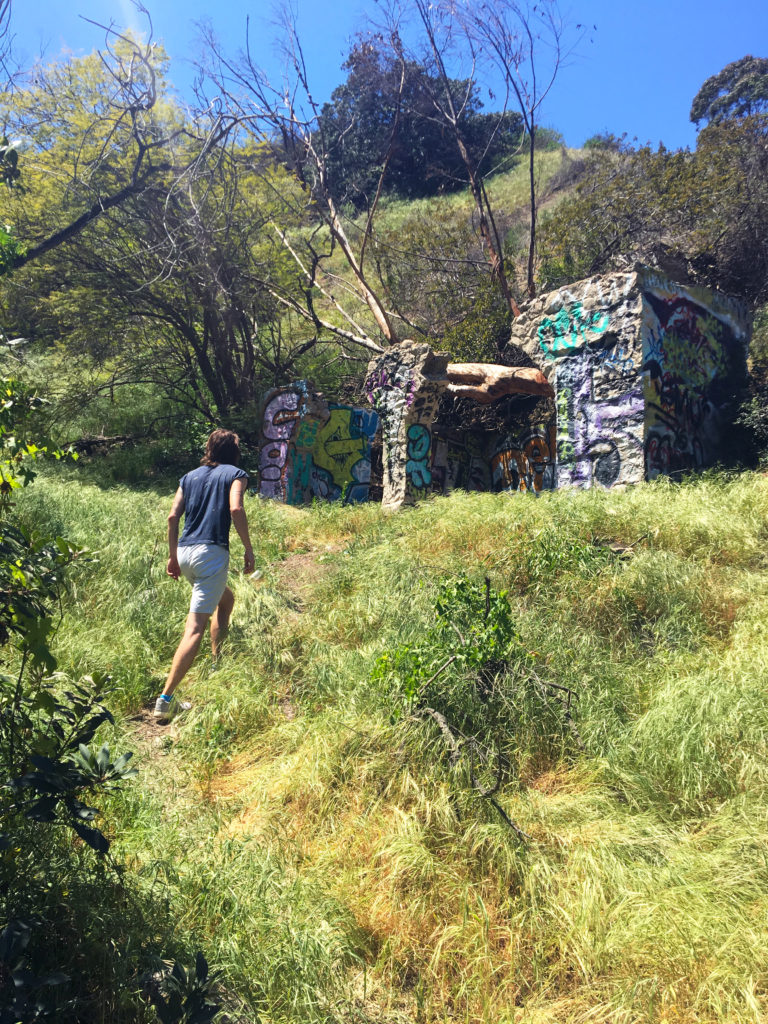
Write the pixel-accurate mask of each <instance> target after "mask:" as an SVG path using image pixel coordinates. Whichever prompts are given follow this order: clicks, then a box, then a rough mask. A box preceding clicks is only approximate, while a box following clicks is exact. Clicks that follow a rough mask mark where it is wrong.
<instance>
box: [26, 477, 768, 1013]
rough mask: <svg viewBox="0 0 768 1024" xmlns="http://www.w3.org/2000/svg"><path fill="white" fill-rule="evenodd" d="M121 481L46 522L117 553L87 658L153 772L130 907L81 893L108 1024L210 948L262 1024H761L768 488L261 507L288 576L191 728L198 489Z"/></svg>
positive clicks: (264, 537) (100, 553) (71, 498)
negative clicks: (175, 503) (177, 658)
mask: <svg viewBox="0 0 768 1024" xmlns="http://www.w3.org/2000/svg"><path fill="white" fill-rule="evenodd" d="M97 471H98V465H97V466H95V467H94V471H93V472H91V473H90V474H86V475H85V476H83V471H82V470H81V469H77V468H76V469H75V470H74V471H73V470H61V471H60V472H58V473H56V474H54V473H52V472H49V473H47V474H46V476H45V477H44V478H41V479H39V480H38V481H37V482H36V483H35V485H34V487H32V488H30V489H29V490H28V491H26V492H24V493H22V494H21V497H20V499H19V503H18V508H19V511H20V514H21V517H22V520H24V521H26V522H28V523H30V524H34V526H35V528H36V529H39V530H46V531H52V532H63V533H65V534H66V536H67V537H68V538H69V539H71V540H72V541H74V542H76V543H78V544H82V545H87V546H88V547H89V548H91V549H92V550H93V551H94V553H95V556H94V559H93V560H83V561H82V562H81V565H80V568H79V569H77V572H76V574H75V582H74V585H73V589H72V593H71V596H70V598H69V599H68V601H67V603H66V607H65V610H64V619H63V622H62V625H61V628H60V629H59V633H58V638H57V642H56V653H57V655H58V658H59V663H60V668H61V669H63V670H65V671H72V672H74V673H76V674H81V673H85V672H94V671H102V670H103V671H109V672H110V673H111V674H112V678H113V686H114V691H113V694H112V697H111V698H110V704H111V706H112V708H113V710H115V711H116V712H119V716H118V722H117V725H116V728H115V730H114V733H113V732H112V730H106V733H108V736H107V738H108V739H109V741H110V743H111V744H114V747H115V749H118V748H119V749H120V750H125V749H133V750H135V751H136V757H135V762H136V764H137V767H138V769H139V775H138V777H137V778H136V779H134V780H132V781H131V782H130V783H128V784H126V785H125V787H124V788H123V790H122V791H121V792H120V793H118V794H116V795H115V796H114V797H112V798H110V800H109V802H108V803H107V804H106V805H105V806H103V807H102V809H103V812H104V819H103V820H104V823H105V824H104V827H105V828H106V829H107V832H108V833H109V834H110V836H111V837H112V838H113V848H112V852H113V854H114V856H115V858H116V861H117V862H119V863H122V864H123V865H125V874H124V876H123V884H124V886H125V888H124V895H123V896H122V897H120V899H119V900H118V901H117V903H116V904H114V905H111V904H110V903H109V897H108V896H107V895H105V892H104V891H103V890H99V896H98V898H95V897H94V896H93V893H91V895H90V896H89V895H88V893H87V892H84V891H83V889H82V888H80V889H79V890H78V888H77V886H76V885H74V884H71V886H70V885H68V884H66V883H65V882H62V888H61V891H60V892H58V893H57V894H56V900H58V904H57V905H60V906H61V908H62V917H63V919H66V918H67V915H72V916H73V917H74V919H75V920H77V922H78V927H80V928H81V929H82V931H83V934H85V935H87V936H90V939H89V940H88V941H91V942H92V943H94V949H96V948H97V945H96V944H97V943H98V942H99V941H100V939H99V936H101V935H102V934H105V935H109V936H110V941H111V946H110V949H111V952H110V956H109V958H107V959H105V958H104V957H101V956H93V957H92V959H91V961H90V962H89V963H88V964H87V967H86V966H83V971H84V972H85V974H84V977H85V978H87V976H88V972H91V975H90V976H92V977H98V978H100V979H101V980H102V981H103V979H104V978H106V979H107V984H106V986H105V995H104V997H103V998H104V1004H103V1005H102V1006H101V1008H100V1011H99V1012H100V1014H101V1016H98V1015H97V1013H96V1010H94V1014H93V1016H92V1017H91V1018H89V1019H108V1020H110V1021H111V1022H115V1024H118V1022H121V1021H137V1020H143V1019H147V1020H150V1019H153V1017H152V1016H151V1013H150V1011H149V1010H147V1011H146V1014H147V1016H146V1018H145V1017H144V1016H142V1015H141V1013H142V1011H140V1010H138V1009H137V1008H136V1007H137V1006H138V1005H139V995H138V993H139V990H140V989H141V981H140V977H139V975H140V973H141V971H142V970H144V969H145V965H146V961H147V957H148V956H149V952H150V951H151V948H153V944H154V948H156V947H157V944H158V943H160V944H161V946H162V944H163V943H165V945H164V946H162V948H165V949H166V950H167V951H170V952H169V953H168V955H171V954H172V955H174V956H176V957H178V958H179V959H180V960H182V961H183V962H185V963H191V962H192V959H193V954H194V950H195V949H202V950H203V951H204V952H205V955H206V957H207V958H208V960H209V961H210V963H211V964H212V965H215V966H216V967H217V968H220V969H221V970H222V971H223V976H222V981H221V985H220V990H221V991H222V992H223V993H224V998H225V1000H226V1003H227V1007H228V1011H229V1017H228V1018H227V1019H230V1020H232V1021H235V1020H237V1021H244V1022H245V1021H249V1022H250V1021H254V1020H256V1019H257V1015H260V1017H259V1018H258V1019H261V1020H263V1021H265V1022H266V1021H270V1022H273V1021H274V1022H277V1021H286V1022H287V1021H296V1022H299V1021H301V1022H307V1021H339V1022H340V1021H344V1022H348V1021H359V1022H380V1024H385V1022H386V1024H395V1022H406V1021H407V1022H427V1021H434V1022H437V1021H441V1022H442V1021H449V1020H457V1021H458V1020H461V1021H472V1022H480V1021H484V1022H489V1024H491V1022H493V1024H497V1022H509V1024H511V1022H516V1024H518V1022H519V1024H522V1022H528V1024H545V1022H546V1024H550V1022H555V1021H557V1022H563V1024H565V1022H569V1024H570V1022H576V1021H585V1020H590V1021H601V1022H606V1024H608V1022H609V1021H610V1022H611V1024H615V1022H619V1021H621V1022H640V1021H643V1022H645V1021H648V1022H651V1021H654V1022H656V1021H666V1022H672V1021H674V1022H680V1021H684V1022H691V1024H693V1022H701V1024H704V1022H707V1024H711V1022H714V1021H718V1022H735V1021H740V1022H741V1021H744V1022H746V1021H754V1022H758V1021H761V1020H763V1019H764V1017H765V1014H766V1010H767V1008H768V990H767V988H766V985H767V984H768V960H766V952H765V951H766V948H768V943H767V942H766V939H767V937H768V936H767V935H766V926H765V921H766V911H767V910H768V897H766V892H768V888H767V887H766V882H767V881H768V869H767V868H766V860H765V856H764V850H765V844H766V841H767V840H768V819H767V818H766V810H765V808H766V787H767V786H768V752H767V751H766V746H765V736H766V726H767V725H768V722H767V721H766V702H765V685H766V673H768V641H766V634H765V628H764V622H765V618H766V614H768V562H766V556H765V545H766V525H765V524H766V521H767V517H768V478H767V477H765V476H763V475H759V474H749V473H745V474H743V475H740V476H734V477H718V476H715V475H710V476H705V477H704V478H701V479H697V480H692V481H690V482H688V483H685V484H683V485H672V484H670V483H669V482H667V481H665V480H659V481H657V482H656V483H654V484H652V485H641V486H637V487H635V488H632V489H629V490H626V491H623V492H604V491H590V492H580V493H573V492H559V493H558V492H555V493H546V494H542V495H541V496H540V497H539V498H534V497H532V496H530V495H514V496H509V495H490V494H483V495H478V494H471V495H470V494H462V493H456V494H454V495H453V496H452V497H450V498H447V499H435V500H430V501H428V502H425V503H423V504H421V505H420V506H418V507H417V508H414V509H411V510H408V511H404V512H402V513H400V514H397V515H394V516H387V515H385V514H384V513H382V511H381V509H380V508H379V507H378V506H376V505H373V504H371V505H365V506H358V507H352V508H340V507H333V506H315V507H311V508H306V509H300V510H297V509H292V508H286V507H284V506H280V505H277V504H274V503H270V502H260V501H257V500H252V501H250V502H249V503H248V514H249V517H250V520H251V524H252V528H251V533H252V536H253V537H254V541H255V545H256V564H257V569H258V570H259V571H260V575H259V576H258V577H256V578H254V579H243V578H238V579H237V580H236V583H235V590H236V596H237V606H236V612H235V619H234V628H233V631H232V634H231V638H230V641H229V650H228V653H227V657H226V659H225V660H224V663H223V664H222V665H221V667H220V668H218V669H217V670H216V671H215V672H214V671H212V670H211V665H210V662H209V659H208V657H207V656H205V657H202V656H201V658H200V659H199V660H198V662H197V663H196V665H195V667H194V669H193V672H192V674H191V677H190V679H189V681H188V682H187V683H186V684H185V686H184V692H183V695H182V696H183V698H184V699H186V700H189V701H190V702H191V704H192V707H191V709H190V710H189V711H188V712H186V713H185V714H184V715H182V716H181V717H180V718H178V719H177V720H176V721H175V722H174V723H173V724H172V725H171V726H169V727H168V728H167V729H165V730H163V729H161V728H160V727H157V726H154V725H152V724H151V723H150V722H149V721H148V720H147V718H146V716H145V715H144V714H143V712H142V708H143V707H144V706H145V705H146V702H147V701H148V700H149V699H150V698H151V697H152V696H153V695H154V694H155V692H156V690H157V687H158V683H159V682H160V680H161V679H162V677H163V674H164V672H165V671H166V670H167V666H168V663H169V659H170V656H171V654H172V652H173V649H174V646H175V643H176V640H177V634H178V633H179V630H180V628H181V624H182V621H183V618H184V615H185V612H186V596H187V595H186V591H185V589H184V587H183V586H182V585H180V584H175V583H174V582H173V581H171V580H170V579H168V578H167V577H166V576H165V575H164V559H165V555H164V532H165V515H166V514H167V507H168V504H169V499H170V494H171V491H172V488H173V486H174V485H173V481H169V482H168V483H167V484H164V485H155V486H154V487H152V488H149V489H147V488H145V489H142V490H132V489H130V488H128V487H125V486H110V487H105V486H101V485H100V483H99V475H100V474H99V473H98V472H97ZM76 480H77V483H75V481H76ZM239 557H240V556H239V552H238V549H237V548H235V550H234V560H235V562H237V561H238V560H239ZM486 578H487V579H488V580H489V581H490V582H489V588H488V589H486V582H485V581H486ZM465 581H468V582H465ZM498 595H501V596H498ZM436 602H438V604H439V607H441V608H442V609H443V611H444V614H443V615H442V617H440V616H438V618H437V619H436V618H435V610H434V609H435V606H436ZM507 610H508V613H509V614H508V615H507ZM505 616H506V618H505ZM441 622H442V623H443V626H444V627H445V628H442V629H441V626H440V623H441ZM489 623H492V624H493V625H494V631H493V632H492V633H489V632H488V631H487V629H486V627H487V626H488V624H489ZM484 630H485V632H484ZM505 631H506V632H505ZM473 636H474V637H476V638H480V639H481V640H482V644H478V645H473V641H472V637H473ZM457 637H458V638H457ZM502 641H503V642H502ZM494 644H495V645H496V648H495V650H496V656H495V658H494V660H492V661H489V660H488V659H485V660H483V659H482V658H481V659H480V662H478V660H477V659H476V658H475V659H474V660H473V656H471V652H472V651H473V650H475V649H480V647H482V648H483V650H485V649H490V647H491V646H493V645H494ZM441 645H442V646H441ZM451 645H453V646H451ZM451 650H452V651H453V653H454V655H456V658H455V660H454V661H453V663H452V664H451V665H450V666H447V667H445V666H443V662H444V661H445V660H446V659H445V657H444V654H445V653H446V652H448V651H451ZM384 654H388V655H389V660H388V661H382V660H381V656H382V655H384ZM438 655H439V657H438ZM430 658H432V659H436V660H432V661H430ZM441 666H443V667H442V668H441ZM414 671H415V672H416V676H415V678H416V680H417V682H416V684H415V685H414V684H413V682H410V683H409V681H408V680H409V674H408V673H409V672H411V673H412V674H413V672H414ZM435 671H437V674H436V675H435ZM555 686H557V687H565V688H566V689H562V690H559V689H556V688H555ZM409 693H410V695H411V698H412V699H411V700H410V701H409V699H408V694H409ZM568 705H570V709H571V714H570V717H569V715H568V713H567V712H568V710H569V707H568ZM427 709H429V710H431V711H432V712H436V713H437V714H431V715H430V713H429V711H428V710H427ZM440 718H442V720H443V723H445V724H447V726H448V727H449V729H450V731H451V735H452V736H453V739H454V743H453V744H451V743H450V742H447V739H446V732H445V729H443V728H442V726H441V724H440ZM472 737H474V739H473V738H472ZM499 757H500V758H501V771H500V774H499V775H498V777H497V773H496V766H497V763H498V758H499ZM496 781H498V782H499V788H498V790H497V791H496V792H495V793H491V795H490V797H486V798H484V797H482V796H481V795H480V794H479V792H478V787H481V788H484V789H485V790H486V791H491V790H493V786H494V785H495V783H496ZM473 784H474V785H473ZM521 832H522V833H525V836H521ZM81 856H85V855H84V854H82V855H81ZM89 901H90V902H89ZM121 901H122V902H121ZM142 951H143V952H142ZM86 952H87V950H86ZM110 978H111V981H110ZM83 984H87V981H84V982H83ZM110 986H112V995H111V996H110V995H109V990H110Z"/></svg>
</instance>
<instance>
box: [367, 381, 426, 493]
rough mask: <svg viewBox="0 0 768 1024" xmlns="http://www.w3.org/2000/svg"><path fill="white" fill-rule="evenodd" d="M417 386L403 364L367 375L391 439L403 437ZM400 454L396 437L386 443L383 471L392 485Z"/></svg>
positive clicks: (371, 395) (369, 393)
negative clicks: (401, 435) (406, 418)
mask: <svg viewBox="0 0 768 1024" xmlns="http://www.w3.org/2000/svg"><path fill="white" fill-rule="evenodd" d="M415 388H416V385H415V382H414V379H413V375H412V373H411V371H410V367H408V366H407V365H404V364H396V363H392V364H390V365H387V366H385V367H378V368H377V369H376V370H375V371H374V372H372V373H369V374H368V377H367V378H366V381H365V393H366V395H367V396H368V401H369V402H370V403H371V405H372V406H373V408H374V409H375V410H376V412H377V413H378V415H379V418H380V419H381V423H382V428H383V430H384V433H385V435H386V436H387V437H388V438H391V439H396V438H399V437H400V434H401V428H402V424H403V419H404V417H405V415H406V412H407V411H408V410H409V409H410V407H411V406H412V405H413V402H414V395H415ZM401 456H402V453H401V451H400V446H399V445H398V444H397V443H396V442H394V440H393V442H392V443H390V444H389V445H388V446H387V449H386V455H385V459H384V472H385V474H386V476H387V478H388V481H389V483H390V484H391V483H392V481H393V480H394V477H395V474H396V469H397V466H396V464H397V461H398V459H399V458H400V457H401Z"/></svg>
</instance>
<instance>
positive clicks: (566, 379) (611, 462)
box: [555, 350, 644, 487]
mask: <svg viewBox="0 0 768 1024" xmlns="http://www.w3.org/2000/svg"><path fill="white" fill-rule="evenodd" d="M599 373H600V364H599V359H597V358H596V357H595V355H594V354H593V353H591V352H589V351H587V350H583V351H582V352H580V353H579V354H577V355H576V356H573V357H571V358H569V359H562V360H560V361H559V362H558V364H557V370H556V382H557V383H556V398H555V406H556V410H557V463H558V465H557V486H558V487H560V486H563V485H570V486H572V487H590V486H593V485H594V484H599V485H600V486H601V487H611V486H612V485H613V484H615V483H618V482H619V480H620V479H622V478H625V479H628V478H632V475H633V474H632V472H631V470H632V469H634V467H635V464H636V463H638V461H639V462H640V464H642V450H643V408H644V405H643V391H642V386H641V383H640V380H639V378H638V377H635V378H634V379H630V380H628V381H627V382H626V385H625V390H618V391H617V390H614V391H613V393H610V392H609V393H608V394H604V395H600V396H598V395H596V388H595V383H596V376H597V375H599ZM625 463H626V465H625Z"/></svg>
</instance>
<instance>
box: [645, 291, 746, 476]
mask: <svg viewBox="0 0 768 1024" xmlns="http://www.w3.org/2000/svg"><path fill="white" fill-rule="evenodd" d="M644 297H645V301H646V306H647V313H646V320H645V323H644V337H643V346H644V362H643V370H644V393H645V400H646V416H645V434H646V438H645V470H646V475H647V476H648V478H649V479H653V477H655V476H657V475H658V474H659V473H665V474H666V473H680V472H684V471H685V470H688V469H699V468H701V467H703V466H706V465H710V464H711V463H713V462H715V461H716V460H717V458H718V457H719V455H720V445H721V435H722V419H723V408H724V405H725V404H726V402H727V400H728V388H727V386H726V384H725V382H726V381H728V380H729V379H732V377H733V373H734V370H733V366H734V359H735V357H736V354H737V353H738V351H739V343H738V341H737V340H736V338H734V336H733V333H732V332H731V330H730V328H729V326H728V325H727V324H725V323H723V322H722V321H721V320H719V319H717V317H715V316H713V315H712V314H711V312H710V311H709V310H708V309H706V308H704V307H703V306H700V305H698V304H696V303H695V302H692V301H691V300H690V299H689V298H687V297H686V296H681V295H679V294H675V293H673V294H671V295H669V296H667V295H666V294H661V295H660V294H658V293H656V294H655V293H653V292H651V291H648V292H646V294H645V296H644Z"/></svg>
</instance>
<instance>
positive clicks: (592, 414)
mask: <svg viewBox="0 0 768 1024" xmlns="http://www.w3.org/2000/svg"><path fill="white" fill-rule="evenodd" d="M748 339H749V317H748V313H747V310H746V307H745V306H744V304H743V303H741V302H739V301H738V300H735V299H732V298H728V297H727V296H723V295H719V294H717V293H715V292H713V291H710V290H708V289H703V288H690V287H686V286H683V285H679V284H676V283H674V282H673V281H671V280H670V279H669V278H667V277H666V276H665V275H662V274H659V273H657V272H655V271H653V270H650V269H649V268H646V267H637V268H636V269H635V270H634V271H632V272H631V273H625V274H609V275H605V276H603V277H596V278H590V279H589V280H586V281H579V282H577V283H576V284H572V285H569V286H568V287H567V288H561V289H559V290H558V291H555V292H550V293H548V294H546V295H542V296H540V297H539V298H537V299H536V300H534V301H533V302H531V303H529V304H528V306H527V307H526V309H525V312H524V315H523V316H522V317H520V318H519V319H518V320H517V321H516V322H515V324H514V326H513V329H512V337H511V342H512V344H513V345H518V346H520V348H521V349H522V350H523V351H524V352H525V353H526V355H527V356H528V357H529V358H530V359H531V360H532V361H533V362H534V363H535V364H536V365H537V366H539V367H540V368H541V370H542V371H543V372H544V373H545V374H546V375H547V377H548V378H549V379H550V380H551V381H552V383H553V384H554V388H555V405H556V417H557V427H556V435H557V486H558V487H563V486H575V487H590V486H593V485H599V486H602V487H611V486H614V485H616V484H628V483H636V482H638V481H640V480H643V479H646V478H648V479H650V478H653V477H654V476H656V475H658V474H659V473H677V472H681V471H683V470H686V469H695V468H701V467H704V466H708V465H712V464H713V463H714V462H716V461H717V460H718V459H720V458H722V456H723V454H724V443H725V438H726V436H727V430H728V426H729V424H730V418H731V413H732V402H733V396H734V393H735V391H736V390H737V388H738V386H739V384H740V383H741V381H742V380H743V378H744V374H745V369H746V350H747V344H748Z"/></svg>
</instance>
